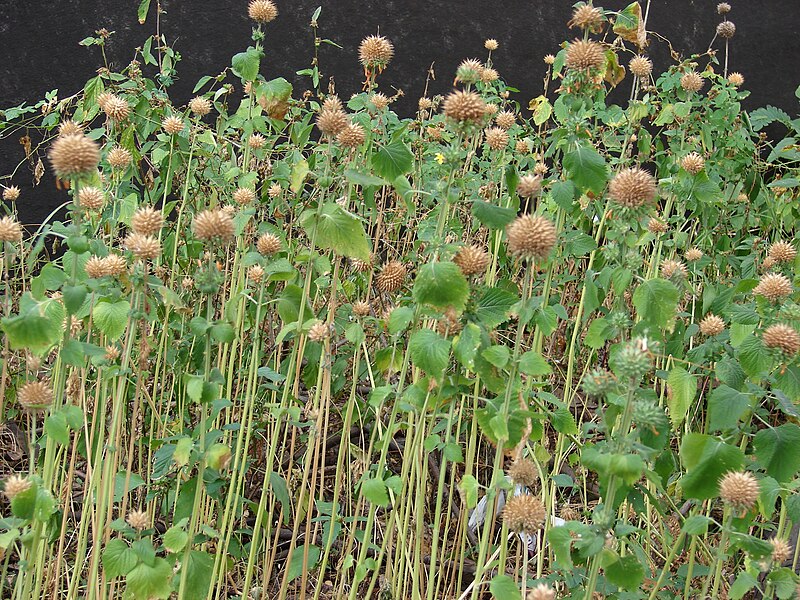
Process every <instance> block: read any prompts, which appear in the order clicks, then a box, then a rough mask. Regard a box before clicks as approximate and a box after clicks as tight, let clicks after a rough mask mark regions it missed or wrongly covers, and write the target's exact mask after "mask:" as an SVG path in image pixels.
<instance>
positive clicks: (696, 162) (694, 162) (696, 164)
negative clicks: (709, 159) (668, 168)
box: [681, 152, 706, 175]
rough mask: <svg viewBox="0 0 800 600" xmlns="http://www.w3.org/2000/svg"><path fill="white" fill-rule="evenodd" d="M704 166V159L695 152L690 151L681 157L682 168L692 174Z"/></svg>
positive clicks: (695, 173)
mask: <svg viewBox="0 0 800 600" xmlns="http://www.w3.org/2000/svg"><path fill="white" fill-rule="evenodd" d="M705 166H706V161H705V159H704V158H703V157H702V156H700V155H699V154H698V153H697V152H690V153H689V154H687V155H686V156H684V157H683V158H682V159H681V167H682V168H683V170H684V171H686V172H687V173H691V174H692V175H697V174H698V173H699V172H700V171H702V170H703V169H704V168H705Z"/></svg>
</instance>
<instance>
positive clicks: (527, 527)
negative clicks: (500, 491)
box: [503, 494, 546, 534]
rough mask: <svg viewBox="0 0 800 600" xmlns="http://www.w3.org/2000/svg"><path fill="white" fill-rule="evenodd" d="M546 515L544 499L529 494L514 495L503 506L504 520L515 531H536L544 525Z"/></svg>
mask: <svg viewBox="0 0 800 600" xmlns="http://www.w3.org/2000/svg"><path fill="white" fill-rule="evenodd" d="M545 517H546V512H545V508H544V504H542V501H541V500H539V498H536V497H535V496H531V495H528V494H520V495H518V496H514V497H513V498H511V499H510V500H508V502H506V505H505V507H504V508H503V522H504V523H505V524H506V525H507V526H508V528H509V529H510V530H511V531H513V532H515V533H527V534H532V533H536V532H537V531H539V529H541V528H542V525H544V520H545Z"/></svg>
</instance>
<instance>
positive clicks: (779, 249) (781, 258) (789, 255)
mask: <svg viewBox="0 0 800 600" xmlns="http://www.w3.org/2000/svg"><path fill="white" fill-rule="evenodd" d="M768 254H769V257H770V258H771V259H772V260H774V261H775V262H778V263H790V262H794V259H795V257H796V256H797V250H795V247H794V246H792V245H791V244H790V243H789V242H784V241H783V240H780V241H778V242H775V243H774V244H772V245H771V246H770V247H769V253H768Z"/></svg>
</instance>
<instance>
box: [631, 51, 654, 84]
mask: <svg viewBox="0 0 800 600" xmlns="http://www.w3.org/2000/svg"><path fill="white" fill-rule="evenodd" d="M628 68H629V69H630V70H631V73H633V74H634V75H635V76H636V77H638V78H639V79H647V78H648V77H650V74H651V73H652V72H653V61H652V60H650V59H649V58H647V57H646V56H634V57H633V58H632V59H631V62H630V63H628Z"/></svg>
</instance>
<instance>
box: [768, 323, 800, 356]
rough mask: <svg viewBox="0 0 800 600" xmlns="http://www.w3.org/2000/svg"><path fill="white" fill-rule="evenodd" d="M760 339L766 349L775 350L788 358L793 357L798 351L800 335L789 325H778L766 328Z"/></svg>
mask: <svg viewBox="0 0 800 600" xmlns="http://www.w3.org/2000/svg"><path fill="white" fill-rule="evenodd" d="M762 339H763V340H764V345H765V346H766V347H767V348H777V349H778V350H781V351H782V352H783V353H785V354H786V355H788V356H794V355H795V354H797V352H798V350H800V333H797V330H796V329H795V328H794V327H791V326H789V325H784V324H782V323H778V324H776V325H771V326H770V327H767V329H765V330H764V333H763V335H762Z"/></svg>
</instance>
